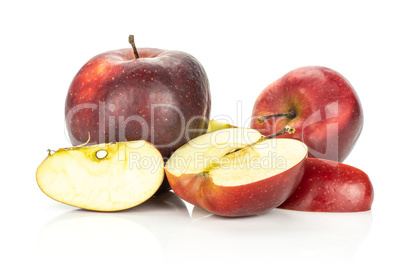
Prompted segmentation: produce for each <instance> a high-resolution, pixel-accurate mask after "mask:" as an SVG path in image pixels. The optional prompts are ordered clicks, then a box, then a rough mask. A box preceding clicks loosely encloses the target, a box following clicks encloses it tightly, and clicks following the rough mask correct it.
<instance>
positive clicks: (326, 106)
mask: <svg viewBox="0 0 402 268" xmlns="http://www.w3.org/2000/svg"><path fill="white" fill-rule="evenodd" d="M252 116H253V117H252V121H251V127H252V128H254V129H257V130H259V131H260V132H261V133H262V134H263V135H267V134H270V133H273V132H275V131H276V130H277V129H282V128H283V127H284V126H285V125H290V126H292V127H294V128H295V130H296V132H295V134H292V135H289V134H285V135H282V136H281V137H280V138H293V139H298V140H300V141H302V142H304V143H305V144H307V146H308V147H309V156H310V157H315V158H323V159H329V160H333V161H339V162H342V161H343V160H344V159H345V158H346V157H347V156H348V154H349V153H350V151H351V150H352V148H353V147H354V145H355V142H356V140H357V139H358V137H359V135H360V132H361V130H362V127H363V111H362V107H361V105H360V101H359V98H358V96H357V94H356V92H355V90H354V89H353V87H352V85H351V84H350V83H349V82H348V81H347V80H346V79H345V78H344V77H343V76H342V75H341V74H339V73H338V72H336V71H334V70H331V69H329V68H325V67H320V66H311V67H302V68H298V69H295V70H293V71H291V72H289V73H287V74H286V75H285V76H283V77H282V78H280V79H278V80H277V81H275V82H274V83H272V84H270V85H269V86H268V87H266V88H265V89H264V90H263V91H262V92H261V94H260V95H259V96H258V98H257V100H256V102H255V104H254V109H253V114H252Z"/></svg>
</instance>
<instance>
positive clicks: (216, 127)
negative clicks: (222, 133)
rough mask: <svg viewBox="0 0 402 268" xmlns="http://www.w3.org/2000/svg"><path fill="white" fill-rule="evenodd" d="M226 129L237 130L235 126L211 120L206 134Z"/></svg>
mask: <svg viewBox="0 0 402 268" xmlns="http://www.w3.org/2000/svg"><path fill="white" fill-rule="evenodd" d="M225 128H236V126H233V125H231V124H228V123H225V122H221V121H217V120H214V119H211V120H209V123H208V129H207V132H206V133H209V132H214V131H217V130H221V129H225Z"/></svg>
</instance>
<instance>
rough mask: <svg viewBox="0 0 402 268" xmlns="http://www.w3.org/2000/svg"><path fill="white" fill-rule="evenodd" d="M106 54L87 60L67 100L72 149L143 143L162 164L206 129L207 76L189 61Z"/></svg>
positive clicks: (165, 54) (158, 54)
mask: <svg viewBox="0 0 402 268" xmlns="http://www.w3.org/2000/svg"><path fill="white" fill-rule="evenodd" d="M138 54H139V58H134V52H133V49H121V50H115V51H109V52H106V53H103V54H100V55H97V56H95V57H94V58H92V59H91V60H89V61H88V62H87V63H86V64H85V65H84V66H83V67H82V68H81V69H80V71H79V72H78V73H77V75H76V76H75V77H74V79H73V81H72V83H71V85H70V88H69V91H68V95H67V99H66V105H65V115H66V126H67V131H68V134H69V137H70V140H71V142H72V144H73V145H79V144H83V143H85V142H87V141H88V138H90V141H89V144H98V143H109V142H118V141H132V140H146V141H149V142H151V143H152V144H154V145H155V146H156V147H157V148H158V150H160V152H161V153H162V156H163V157H164V158H165V159H166V158H168V157H169V156H170V155H171V153H172V152H173V151H175V150H176V149H177V148H179V147H180V146H181V145H183V144H185V143H186V142H187V141H188V140H190V139H192V138H194V137H196V136H198V135H200V134H203V133H205V132H206V129H207V127H208V125H207V122H208V119H209V114H210V106H211V100H210V91H209V83H208V78H207V75H206V73H205V71H204V69H203V67H202V66H201V64H200V63H199V62H198V61H197V60H196V59H195V58H194V57H193V56H191V55H189V54H187V53H184V52H180V51H168V50H161V49H152V48H139V49H138Z"/></svg>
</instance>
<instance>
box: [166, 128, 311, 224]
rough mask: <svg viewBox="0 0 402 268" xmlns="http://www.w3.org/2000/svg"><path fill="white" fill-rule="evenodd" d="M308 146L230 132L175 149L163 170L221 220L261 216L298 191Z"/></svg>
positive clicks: (192, 200) (183, 194)
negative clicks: (222, 218)
mask: <svg viewBox="0 0 402 268" xmlns="http://www.w3.org/2000/svg"><path fill="white" fill-rule="evenodd" d="M306 158H307V146H306V145H305V144H304V143H302V142H300V141H298V140H294V139H267V137H264V136H262V135H261V134H260V133H259V132H258V131H257V130H253V129H246V128H228V129H222V130H217V131H214V132H210V133H207V134H204V135H202V136H199V137H197V138H195V139H193V140H191V141H190V142H188V143H187V144H185V145H183V146H182V147H180V148H179V149H178V150H176V151H175V152H174V153H173V155H172V156H171V157H170V158H169V160H168V161H167V163H166V165H165V172H166V176H167V178H168V181H169V183H170V185H171V187H172V190H173V191H174V192H175V193H176V194H177V195H178V196H179V197H181V198H182V199H184V200H185V201H187V202H189V203H191V204H193V205H196V206H199V207H202V208H204V209H206V210H208V211H209V212H211V213H214V214H216V215H220V216H228V217H240V216H250V215H257V214H261V213H263V212H265V211H267V210H269V209H272V208H275V207H277V206H279V205H280V204H281V203H282V202H284V201H285V200H286V199H287V198H288V197H289V196H290V195H291V194H292V193H293V191H294V190H295V189H296V187H297V185H298V184H299V182H300V180H301V178H302V176H303V173H304V163H305V160H306Z"/></svg>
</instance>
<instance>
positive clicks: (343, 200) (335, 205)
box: [279, 158, 374, 212]
mask: <svg viewBox="0 0 402 268" xmlns="http://www.w3.org/2000/svg"><path fill="white" fill-rule="evenodd" d="M373 200H374V190H373V186H372V184H371V182H370V178H369V177H368V175H367V174H366V173H364V172H363V171H361V170H360V169H358V168H355V167H352V166H349V165H345V164H342V163H337V162H334V161H330V160H324V159H317V158H308V159H307V162H306V165H305V172H304V176H303V179H302V180H301V182H300V184H299V186H298V187H297V189H296V190H295V192H294V193H293V194H292V195H291V196H290V197H289V198H288V199H287V200H286V201H285V202H284V203H282V205H280V206H279V207H280V208H284V209H291V210H302V211H315V212H359V211H367V210H370V209H371V205H372V203H373Z"/></svg>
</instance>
